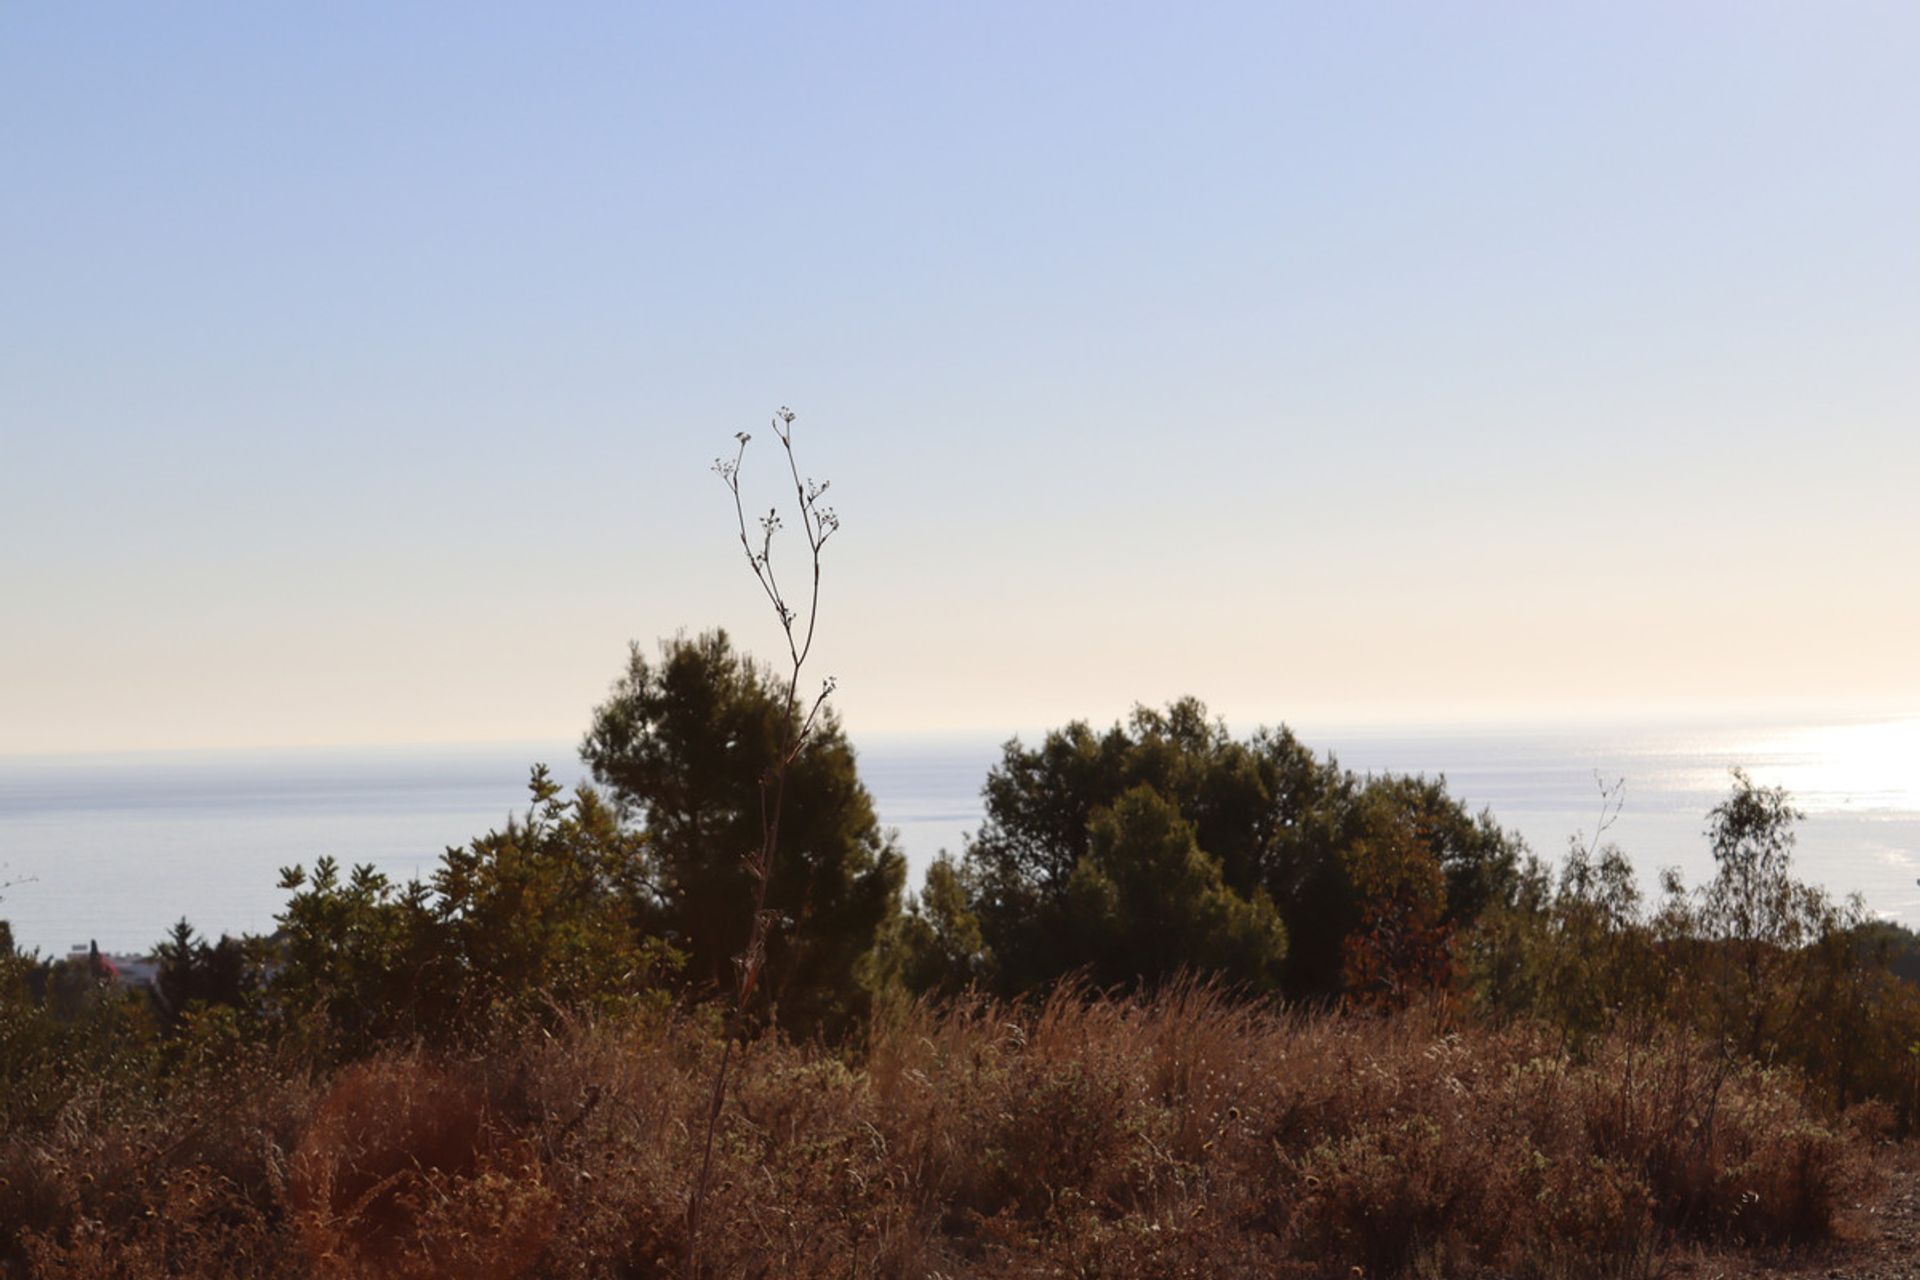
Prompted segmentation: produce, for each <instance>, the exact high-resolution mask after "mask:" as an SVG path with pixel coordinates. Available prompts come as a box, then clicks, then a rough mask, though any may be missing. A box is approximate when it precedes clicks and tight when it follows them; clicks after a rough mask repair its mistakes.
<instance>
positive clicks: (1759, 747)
mask: <svg viewBox="0 0 1920 1280" xmlns="http://www.w3.org/2000/svg"><path fill="white" fill-rule="evenodd" d="M1748 758H1749V759H1750V760H1751V761H1752V766H1753V767H1752V772H1753V778H1754V781H1756V782H1758V783H1761V784H1762V785H1765V786H1781V787H1785V788H1786V789H1787V791H1788V792H1789V793H1791V795H1792V796H1793V799H1794V803H1795V804H1797V805H1798V806H1799V807H1800V808H1802V809H1805V810H1807V811H1808V812H1809V813H1825V812H1835V811H1841V812H1847V811H1850V812H1854V813H1867V812H1872V811H1874V810H1904V811H1908V812H1911V811H1913V810H1916V809H1920V717H1912V718H1905V719H1898V720H1873V721H1864V722H1860V723H1856V724H1837V725H1821V726H1818V727H1808V728H1800V729H1789V730H1784V731H1781V732H1779V733H1776V734H1770V735H1768V736H1766V737H1765V738H1762V739H1760V740H1758V741H1756V742H1755V743H1754V744H1753V747H1752V751H1751V755H1750V756H1749V757H1748Z"/></svg>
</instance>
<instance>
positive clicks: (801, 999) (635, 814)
mask: <svg viewBox="0 0 1920 1280" xmlns="http://www.w3.org/2000/svg"><path fill="white" fill-rule="evenodd" d="M796 714H797V712H795V711H794V710H793V709H792V708H791V707H790V705H789V703H788V701H787V697H786V691H785V689H784V688H783V687H782V686H781V685H780V683H779V682H778V681H776V680H775V678H774V677H773V675H772V674H771V673H770V672H769V671H768V670H767V669H766V668H764V667H762V666H760V665H759V664H757V663H755V662H753V661H752V660H751V659H750V658H748V657H746V656H745V655H743V654H741V653H738V652H736V651H735V649H734V648H733V645H732V642H731V641H730V640H729V639H728V637H727V635H726V633H725V632H724V631H709V632H706V633H704V634H702V635H700V636H698V637H696V638H693V639H687V638H684V637H682V638H678V639H674V640H670V641H667V642H666V643H665V644H663V645H662V646H661V648H660V653H659V656H658V658H657V660H649V658H648V657H647V655H646V654H645V653H644V652H643V651H642V650H641V649H640V648H639V646H637V645H636V646H634V648H633V649H632V651H631V655H630V659H629V662H628V667H627V670H626V672H625V673H624V674H623V675H622V676H621V678H620V679H619V680H618V681H617V682H616V683H615V685H614V687H613V691H612V694H611V696H610V697H609V698H608V699H607V701H606V702H605V703H603V704H602V705H601V706H600V707H599V708H598V709H597V710H596V711H595V712H594V716H593V726H592V728H591V729H590V730H589V731H588V732H587V735H586V738H585V741H584V742H583V743H582V744H581V748H580V754H581V757H582V758H583V759H584V760H586V761H587V763H588V764H589V765H590V766H591V767H592V769H593V773H594V777H595V778H596V779H598V780H599V781H600V783H601V784H602V785H604V786H605V787H606V788H607V789H608V790H609V791H610V792H611V794H612V795H613V796H614V797H615V798H616V799H617V800H618V801H619V803H620V804H621V805H622V806H623V807H624V809H625V810H626V811H627V813H628V814H629V816H631V817H632V818H635V819H637V820H638V821H639V823H640V824H641V825H642V826H643V827H644V829H645V831H646V836H647V838H646V840H645V842H644V843H643V844H642V845H641V847H640V848H639V850H638V851H637V855H638V858H639V861H640V874H641V876H642V878H643V879H644V880H645V881H646V883H647V885H648V888H649V894H650V917H649V919H650V924H651V927H652V928H654V929H655V930H656V931H657V932H659V933H661V934H663V935H664V936H666V937H668V938H669V939H670V940H672V941H673V943H674V944H675V945H676V946H677V947H680V948H681V949H683V950H684V951H685V953H686V955H687V957H688V967H687V974H688V977H689V978H690V979H691V980H692V981H693V982H695V983H698V984H705V985H710V986H713V987H715V988H719V987H723V986H724V985H726V984H727V983H728V982H729V980H730V978H731V970H732V965H733V961H734V958H735V957H736V956H738V955H739V954H740V953H741V951H742V950H743V948H744V947H745V946H746V943H747V937H748V933H749V930H750V927H751V924H752V910H753V888H752V885H751V882H750V879H749V875H748V872H747V869H746V866H745V859H746V857H747V855H748V854H750V853H751V852H752V851H753V850H755V849H756V848H758V847H759V846H760V844H761V839H762V829H761V814H762V808H761V806H762V804H763V795H762V785H763V782H764V781H766V780H767V779H768V778H769V776H770V772H771V770H772V769H773V768H774V766H775V765H776V763H777V762H778V759H779V756H780V752H781V744H782V743H783V742H788V741H791V740H792V735H793V734H794V732H795V731H796V730H797V728H798V726H797V725H795V724H793V723H792V717H793V716H795V715H796ZM785 787H786V798H785V805H784V813H783V816H782V819H781V824H780V833H779V856H778V858H777V859H776V860H775V861H774V863H773V867H772V880H771V884H770V885H769V888H768V894H767V909H768V910H769V911H772V912H775V913H777V927H776V928H775V929H774V930H773V931H772V933H771V936H770V937H769V940H768V944H767V951H768V956H767V966H766V975H767V977H766V982H765V989H766V991H767V994H768V995H769V996H770V998H771V1000H772V1002H773V1004H774V1006H775V1007H776V1008H777V1010H778V1015H779V1019H780V1021H781V1023H782V1024H783V1025H785V1026H786V1027H788V1029H790V1030H794V1031H799V1032H811V1031H814V1030H816V1029H817V1030H824V1031H828V1032H834V1031H837V1030H840V1029H843V1028H844V1027H846V1026H847V1025H848V1024H849V1023H850V1022H851V1021H852V1020H854V1019H856V1018H858V1017H859V1016H860V1015H861V1013H862V1012H863V1011H864V1009H865V1007H866V1003H867V1000H868V998H869V994H870V992H869V983H868V981H867V974H868V969H869V964H870V959H869V958H870V953H871V952H872V951H873V949H874V945H875V943H876V941H877V940H878V938H879V937H880V935H881V933H882V931H883V929H884V928H885V927H886V926H887V925H888V924H889V922H890V921H891V920H892V918H893V917H894V916H895V915H896V914H897V912H898V911H899V902H900V890H901V886H902V884H903V882H904V881H905V878H906V862H905V859H904V858H903V857H902V856H901V854H900V851H899V850H898V848H896V847H895V844H894V842H893V840H892V838H891V837H890V836H889V834H888V833H886V832H885V831H883V830H882V829H881V827H880V823H879V820H878V819H877V818H876V817H875V815H874V810H873V799H872V797H871V796H870V795H869V794H868V793H867V789H866V787H865V786H863V785H862V784H861V782H860V778H859V775H858V772H857V771H856V768H855V761H854V752H853V747H852V746H851V744H849V743H848V741H847V739H846V735H845V733H844V732H843V731H842V730H841V727H840V723H839V720H838V719H837V718H836V717H835V716H834V715H833V714H832V712H831V711H830V710H823V711H822V712H821V713H820V715H819V716H818V717H817V718H816V719H815V721H814V723H813V727H812V729H811V730H810V732H809V733H808V734H807V735H806V739H805V742H804V743H803V745H802V746H801V748H800V750H799V753H798V754H797V755H796V756H795V757H794V759H793V762H792V764H791V765H790V766H789V768H788V771H787V776H786V782H785Z"/></svg>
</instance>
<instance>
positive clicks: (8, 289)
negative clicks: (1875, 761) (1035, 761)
mask: <svg viewBox="0 0 1920 1280" xmlns="http://www.w3.org/2000/svg"><path fill="white" fill-rule="evenodd" d="M1916 65H1920V10H1917V9H1915V8H1914V7H1913V6H1911V5H1902V4H1887V5H1859V4H1823V5H1817V6H1816V5H1805V4H1765V3H1741V4H1731V3H1729V4H1708V3H1699V4H1674V3H1670V2H1663V3H1658V4H1618V3H1608V4H1568V5H1551V6H1547V5H1538V4H1511V5H1506V4H1474V5H1448V6H1435V5H1424V4H1385V3H1382V4H1357V5H1304V4H1303V5H1287V4H1272V3H1261V4H1248V5H1233V4H1221V5H1209V6H1186V5H1182V6H1174V5H1164V4H1155V5H1125V4H1111V3H1102V4H1097V5H1095V4H1086V5H1074V4H1048V5H1031V4H1021V5H1000V4H967V5H900V4H887V5H871V6H867V5H858V4H839V5H833V6H797V5H778V6H774V5H768V6H759V5H749V4H741V5H725V6H722V5H703V6H691V5H681V6H665V5H660V6H643V5H626V4H621V5H612V4H609V5H604V6H596V5H587V4H582V5H573V6H564V7H560V6H519V7H504V6H490V5H479V4H462V5H457V6H456V5H373V4H366V5H355V4H339V5H327V6H262V5H239V4H233V5H218V4H207V5H197V6H151V5H133V4H125V5H97V6H95V5H88V6H75V5H39V6H24V5H16V6H8V7H6V8H5V9H3V10H0V754H4V753H15V754H19V753H26V754H32V753H46V752H65V751H86V750H140V749H157V748H205V747H249V746H263V747H264V746H292V745H307V744H340V743H406V742H461V741H503V740H530V739H553V738H562V739H565V738H570V737H574V736H576V735H577V734H578V733H579V732H580V731H581V730H582V729H584V728H585V726H586V724H587V723H588V720H589V717H590V715H591V711H592V708H593V706H594V705H595V704H596V703H597V702H598V701H599V700H600V699H601V698H603V697H604V696H605V693H606V691H607V688H608V685H609V683H610V682H611V681H612V680H613V679H614V678H615V677H616V676H617V675H618V674H619V672H620V670H621V669H622V667H623V665H624V662H625V655H626V651H627V646H628V645H629V643H632V642H637V643H639V644H641V645H643V646H645V647H646V648H648V649H652V648H653V647H654V646H655V645H656V644H657V643H658V642H659V641H661V640H662V639H663V638H666V637H670V636H673V635H675V634H677V633H682V632H695V631H699V630H701V629H704V628H708V627H713V626H724V627H726V628H728V629H729V630H730V631H731V632H732V633H733V634H734V636H735V638H736V639H737V640H738V641H739V642H740V643H741V644H742V645H743V646H744V647H746V648H748V649H751V650H754V651H756V652H759V653H763V654H766V655H768V656H772V655H773V654H775V653H776V652H777V651H778V646H779V635H778V630H777V627H776V626H775V623H774V620H773V618H772V617H771V615H769V614H768V613H767V612H766V611H765V608H764V605H763V603H762V602H761V601H760V599H759V597H758V595H757V588H756V587H755V586H754V584H753V581H752V578H751V576H750V575H749V573H748V570H747V566H746V564H745V563H744V561H743V559H742V556H741V552H740V548H739V545H738V543H737V541H735V540H734V532H733V513H732V510H731V507H730V505H729V500H728V496H727V494H726V491H725V490H724V489H723V488H722V487H721V485H720V483H719V481H718V480H717V479H716V478H715V477H714V476H713V475H711V474H710V473H709V471H708V467H709V464H710V463H711V461H712V459H713V458H714V457H715V456H716V455H717V454H720V453H722V452H727V451H730V450H731V448H732V442H733V437H734V433H735V432H736V431H743V430H744V431H749V432H753V433H755V439H754V443H753V445H752V446H751V447H750V449H749V452H748V455H747V460H746V482H747V486H748V493H749V497H750V499H751V500H752V501H754V502H756V503H761V504H771V503H772V502H774V501H775V500H777V499H778V498H779V497H780V496H781V492H780V490H779V488H778V487H777V486H776V485H774V484H773V481H774V480H775V479H776V478H777V474H778V473H777V470H776V468H777V464H778V459H777V456H776V455H775V454H773V453H770V452H768V450H767V446H769V445H771V444H772V436H771V433H770V432H768V431H767V430H766V428H765V424H766V421H767V418H768V416H769V414H770V413H771V412H772V410H774V409H775V408H776V407H777V406H780V405H783V404H785V405H791V406H792V407H793V408H794V409H795V410H796V411H797V413H798V414H799V417H798V419H797V421H796V423H795V432H796V434H795V444H796V448H797V449H798V451H799V454H800V459H801V466H802V467H803V469H804V470H805V471H806V472H807V474H809V475H813V476H816V477H819V478H823V479H831V481H832V483H833V490H832V493H833V498H834V499H835V505H836V507H837V508H838V510H839V513H840V515H841V517H842V519H843V521H844V527H843V529H842V531H841V533H840V534H839V536H838V537H837V538H836V539H835V540H834V541H833V542H832V543H830V544H829V547H828V552H827V559H826V563H825V566H824V570H823V591H824V595H823V599H822V603H821V621H820V643H819V648H818V650H817V652H816V655H815V659H814V667H813V671H814V672H817V673H818V674H820V675H825V674H829V673H830V674H832V675H834V676H836V677H837V678H838V680H839V690H840V691H839V693H838V694H837V695H836V702H837V705H838V706H839V708H840V711H841V713H842V715H843V717H844V720H845V722H846V723H847V725H848V727H849V729H850V730H852V731H854V732H855V733H856V735H857V734H860V733H937V732H982V731H992V732H996V733H998V732H1002V731H1006V732H1011V731H1014V730H1020V729H1032V728H1036V727H1044V726H1047V725H1052V724H1058V723H1061V722H1063V721H1065V720H1067V719H1070V718H1076V717H1085V718H1089V719H1092V720H1094V721H1096V722H1100V721H1105V720H1110V719H1112V718H1113V717H1115V716H1118V715H1120V714H1122V713H1124V712H1125V710H1126V709H1127V708H1128V707H1129V706H1130V705H1132V704H1133V703H1134V702H1136V701H1141V702H1149V703H1158V702H1164V701H1166V700H1167V699H1170V698H1172V697H1175V696H1179V695H1182V694H1194V695H1197V696H1199V697H1201V698H1203V699H1205V700H1206V701H1207V702H1208V704H1209V705H1210V706H1211V707H1212V708H1213V709H1214V710H1215V711H1216V712H1218V713H1220V714H1222V715H1224V716H1226V717H1227V718H1228V719H1229V720H1231V721H1233V722H1234V723H1236V724H1241V723H1244V724H1251V723H1259V722H1265V723H1273V722H1278V721H1281V720H1288V721H1296V722H1297V721H1299V720H1302V719H1306V720H1317V721H1323V722H1324V721H1351V722H1370V723H1372V722H1377V723H1384V724H1394V723H1414V722H1429V721H1456V720H1465V719H1512V718H1533V717H1553V716H1572V715H1595V714H1603V715H1608V716H1616V717H1633V716H1640V715H1655V714H1661V715H1669V714H1701V715H1705V714H1742V713H1749V712H1751V713H1759V712H1762V711H1764V712H1767V713H1772V712H1776V711H1782V710H1795V709H1808V710H1813V709H1842V708H1844V709H1847V710H1850V711H1856V712H1862V713H1867V714H1887V715H1895V714H1903V713H1911V712H1913V711H1915V710H1917V709H1920V644H1917V643H1916V642H1917V641H1920V590H1916V589H1915V579H1916V566H1920V503H1917V502H1916V491H1917V489H1920V485H1917V484H1916V481H1920V432H1916V430H1915V428H1916V426H1920V360H1916V359H1915V354H1916V352H1920V234H1917V233H1916V228H1920V165H1916V164H1915V163H1914V162H1913V157H1914V153H1915V148H1916V145H1917V144H1920V77H1916V76H1915V75H1914V74H1913V68H1914V66H1916ZM797 550H799V548H797V546H796V545H795V544H794V543H793V542H792V541H791V539H789V541H788V543H787V545H786V546H785V548H784V551H785V553H786V554H787V555H788V556H792V555H793V554H794V553H795V552H796V551H797ZM778 552H779V549H778V548H777V554H778ZM788 562H789V563H791V561H788Z"/></svg>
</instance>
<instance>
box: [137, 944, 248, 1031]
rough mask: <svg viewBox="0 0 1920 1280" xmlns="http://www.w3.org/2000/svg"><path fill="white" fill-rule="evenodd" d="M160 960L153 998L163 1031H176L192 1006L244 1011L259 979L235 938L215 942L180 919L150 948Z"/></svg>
mask: <svg viewBox="0 0 1920 1280" xmlns="http://www.w3.org/2000/svg"><path fill="white" fill-rule="evenodd" d="M153 954H154V958H155V959H156V960H158V961H159V962H160V974H159V977H158V979H157V980H156V982H155V992H154V994H155V997H156V999H157V1002H158V1004H159V1007H160V1014H161V1017H162V1018H163V1019H164V1021H165V1025H166V1027H167V1029H168V1030H169V1031H176V1030H178V1029H179V1028H180V1026H181V1025H182V1023H183V1022H184V1021H185V1020H186V1018H187V1016H188V1015H189V1013H191V1012H192V1011H193V1010H194V1009H195V1008H205V1007H209V1006H223V1007H225V1008H229V1009H242V1008H246V1007H247V1006H248V1005H249V1004H250V1003H251V1002H252V998H253V994H254V990H255V988H256V987H257V985H258V983H259V980H260V972H259V965H258V963H257V961H256V960H255V958H254V957H252V956H250V955H249V954H248V948H247V945H246V944H245V943H244V942H242V941H241V940H240V939H238V938H233V937H227V936H225V935H222V937H221V939H220V941H219V942H217V943H209V942H207V940H206V939H205V938H202V937H200V936H198V935H197V934H196V933H195V932H194V929H193V926H192V925H190V924H188V923H187V921H186V920H185V919H184V918H183V919H181V920H180V922H179V923H177V924H175V925H174V926H173V928H172V929H171V930H169V931H168V933H167V937H166V939H165V940H164V941H162V942H161V943H160V945H158V946H156V947H155V948H154V949H153Z"/></svg>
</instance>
